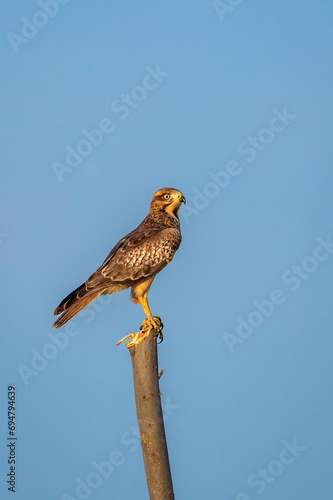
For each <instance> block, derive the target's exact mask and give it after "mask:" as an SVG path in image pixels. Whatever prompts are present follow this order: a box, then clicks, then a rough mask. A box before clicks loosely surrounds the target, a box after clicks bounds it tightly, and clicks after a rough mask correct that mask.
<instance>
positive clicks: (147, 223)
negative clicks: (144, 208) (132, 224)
mask: <svg viewBox="0 0 333 500" xmlns="http://www.w3.org/2000/svg"><path fill="white" fill-rule="evenodd" d="M182 203H186V200H185V198H184V196H183V194H182V193H181V192H180V191H178V190H177V189H172V188H162V189H159V190H158V191H156V193H155V194H154V196H153V199H152V201H151V204H150V209H149V212H148V215H147V216H146V218H145V219H144V220H143V221H142V222H141V224H140V225H139V226H138V227H137V228H136V229H134V231H132V232H131V233H129V234H127V235H126V236H124V238H122V239H121V240H120V241H118V243H117V244H116V245H115V246H114V247H113V249H112V250H111V252H110V253H109V255H108V256H107V257H106V259H105V261H104V262H103V264H102V265H101V266H100V267H99V268H98V269H97V270H96V271H95V272H94V273H93V274H92V275H91V276H90V278H88V279H87V281H85V283H83V284H82V285H81V286H79V287H78V288H76V290H74V291H73V292H71V293H70V294H69V295H68V296H67V297H66V298H65V299H64V300H63V301H62V302H61V303H60V304H59V305H58V307H57V308H56V309H55V311H54V314H55V315H56V316H57V315H58V314H61V316H60V317H59V318H58V319H57V320H56V322H55V323H54V325H53V327H54V328H59V327H61V326H62V325H64V324H65V323H67V321H69V320H70V319H71V318H73V316H75V315H76V314H77V313H78V312H80V311H81V310H82V309H84V308H85V307H86V306H87V305H88V304H90V302H92V301H93V300H94V299H96V298H97V297H98V296H99V295H101V294H111V293H116V292H120V291H121V290H124V289H126V288H130V287H131V297H132V301H133V302H134V303H135V304H137V303H138V302H139V303H140V304H141V306H142V308H143V311H144V313H145V321H144V322H143V324H142V326H141V329H140V332H139V333H137V334H135V335H134V334H130V335H128V336H126V337H125V338H127V337H132V339H133V341H132V342H131V344H130V345H132V344H135V343H139V342H141V341H142V340H143V338H145V337H147V336H148V335H149V332H150V331H151V330H154V331H155V332H158V333H161V327H162V323H161V320H160V318H159V317H158V316H153V315H152V313H151V312H150V309H149V305H148V300H147V296H148V291H149V288H150V286H151V284H152V282H153V280H154V278H155V276H156V275H157V273H159V272H160V271H161V270H162V269H163V268H164V267H165V266H166V265H167V264H169V262H171V260H172V258H173V256H174V254H175V252H176V250H177V249H178V247H179V245H180V242H181V233H180V223H179V218H178V210H179V208H180V206H181V204H182ZM127 342H128V341H127ZM127 345H128V343H127Z"/></svg>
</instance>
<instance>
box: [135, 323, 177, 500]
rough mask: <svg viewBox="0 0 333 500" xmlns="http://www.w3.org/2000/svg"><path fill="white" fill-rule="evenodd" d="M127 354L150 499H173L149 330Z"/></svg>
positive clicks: (155, 353) (152, 336) (151, 334)
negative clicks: (130, 362)
mask: <svg viewBox="0 0 333 500" xmlns="http://www.w3.org/2000/svg"><path fill="white" fill-rule="evenodd" d="M129 351H130V354H131V360H132V367H133V379H134V394H135V404H136V414H137V419H138V424H139V432H140V438H141V447H142V454H143V461H144V465H145V471H146V479H147V485H148V491H149V498H150V500H173V499H174V498H175V497H174V493H173V488H172V479H171V471H170V464H169V457H168V449H167V443H166V438H165V430H164V422H163V414H162V407H161V396H160V394H161V393H160V388H159V377H158V361H157V342H156V336H155V338H154V335H153V331H152V332H151V333H150V335H149V337H148V338H146V339H145V340H143V341H142V342H141V343H140V344H138V345H132V346H131V347H129Z"/></svg>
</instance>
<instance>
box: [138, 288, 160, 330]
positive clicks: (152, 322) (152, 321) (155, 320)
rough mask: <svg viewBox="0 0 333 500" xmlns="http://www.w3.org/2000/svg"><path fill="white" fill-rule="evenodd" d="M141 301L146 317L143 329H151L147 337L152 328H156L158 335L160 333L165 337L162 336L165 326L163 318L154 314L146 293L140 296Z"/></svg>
mask: <svg viewBox="0 0 333 500" xmlns="http://www.w3.org/2000/svg"><path fill="white" fill-rule="evenodd" d="M139 302H140V304H141V306H142V309H143V312H144V313H145V316H146V319H145V320H144V322H143V323H142V325H141V329H143V330H147V329H148V330H149V331H148V334H147V337H148V335H149V333H150V331H151V330H154V331H155V333H156V335H158V334H160V338H163V336H162V328H163V323H162V321H161V318H159V317H158V316H153V315H152V313H151V311H150V308H149V304H148V299H147V296H146V295H143V297H140V298H139Z"/></svg>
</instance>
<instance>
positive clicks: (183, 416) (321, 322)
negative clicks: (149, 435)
mask: <svg viewBox="0 0 333 500" xmlns="http://www.w3.org/2000/svg"><path fill="white" fill-rule="evenodd" d="M111 3H112V2H106V1H104V2H102V1H100V2H88V1H81V2H78V1H74V0H72V1H69V2H68V3H67V4H63V5H60V4H57V5H58V7H59V11H58V12H56V8H55V7H53V11H52V15H53V17H48V15H47V14H44V15H43V14H40V13H39V14H38V12H40V11H41V7H40V6H39V5H38V3H37V2H35V1H23V0H17V1H15V2H6V3H3V5H2V6H1V11H2V12H1V16H0V25H1V40H2V43H1V48H0V56H1V63H2V64H1V65H2V72H1V73H2V76H1V82H0V85H1V88H2V105H1V110H2V111H1V122H2V139H3V147H2V162H1V219H0V255H1V263H2V266H1V284H2V297H1V363H0V370H1V391H0V395H1V397H0V429H1V440H0V496H1V498H3V499H7V498H13V496H12V493H10V492H8V491H7V485H6V484H5V481H6V474H7V472H8V470H9V466H8V464H7V455H8V448H6V442H7V441H6V438H7V436H8V434H7V422H6V411H7V402H6V394H7V386H8V385H9V384H13V385H15V387H16V396H17V437H18V441H17V450H16V451H17V470H16V472H17V484H16V488H17V493H16V496H15V498H16V499H17V500H60V499H62V500H66V499H67V500H68V499H69V498H71V499H73V498H83V497H84V494H85V495H86V498H91V499H98V500H109V499H110V498H114V499H117V500H120V499H126V500H127V499H139V500H141V499H142V500H143V499H146V498H147V490H146V484H145V476H144V469H143V462H142V457H141V450H140V448H139V447H138V440H137V437H136V431H135V426H136V415H135V405H134V396H133V383H132V372H131V363H130V357H129V354H128V352H127V349H126V348H125V347H124V346H121V347H115V343H116V342H117V340H118V339H119V338H121V337H122V336H124V335H125V334H126V333H128V332H129V331H137V330H138V327H139V326H140V324H141V321H142V319H143V312H142V310H141V308H140V307H139V306H134V305H133V304H132V303H131V302H130V301H129V300H128V295H129V294H128V293H127V292H123V293H121V294H118V295H116V296H113V297H112V299H111V300H109V301H107V302H108V303H106V302H104V303H103V304H102V303H101V302H97V303H96V304H95V306H94V307H92V306H90V307H89V309H88V311H87V312H85V313H83V314H81V315H79V316H78V317H77V318H75V320H74V321H73V325H74V326H73V327H72V330H71V331H70V332H68V330H67V333H66V331H65V332H63V330H64V329H62V330H60V331H59V337H58V343H59V342H61V341H62V343H63V345H62V346H63V348H62V349H61V348H60V347H58V348H57V347H55V343H54V341H52V340H51V338H50V337H49V335H50V333H51V324H52V322H53V310H54V308H55V306H56V305H57V304H58V303H59V302H60V301H61V299H63V297H64V296H65V295H66V294H67V293H69V292H70V291H71V290H72V289H74V288H76V287H77V286H78V285H80V284H81V283H82V282H83V281H84V280H85V279H86V278H87V277H88V276H89V275H90V274H91V273H92V272H93V271H94V270H95V269H96V268H97V267H98V266H99V265H100V263H101V262H102V261H103V260H104V258H105V257H106V255H107V253H108V252H109V250H110V249H111V247H112V246H113V245H114V244H115V243H116V242H117V241H118V239H120V238H121V237H122V236H123V235H124V234H126V233H127V232H129V231H131V230H132V229H133V228H134V227H136V225H137V224H139V223H140V222H141V220H142V219H143V217H144V216H145V215H146V213H147V210H148V207H149V203H150V199H151V197H152V195H153V193H154V192H155V191H156V190H157V189H159V188H161V187H163V186H171V187H175V188H178V189H180V190H182V191H183V193H184V195H185V196H186V198H187V201H188V203H187V205H186V207H185V210H183V209H182V216H181V223H182V233H183V243H182V245H181V247H180V250H179V251H178V253H177V254H176V256H175V259H174V261H173V263H172V264H171V265H170V266H168V267H167V268H166V269H165V270H164V271H163V272H162V273H161V274H160V275H159V276H158V278H157V279H156V280H155V282H154V284H153V286H152V288H151V292H150V302H151V307H152V310H153V313H154V314H158V315H160V316H161V317H162V319H163V322H164V324H165V329H164V333H165V341H164V343H163V344H162V345H161V346H160V347H159V358H160V367H164V375H163V377H162V379H161V390H162V392H163V397H162V398H163V401H164V407H165V414H166V417H167V418H166V431H167V438H168V446H169V454H170V460H171V466H172V472H173V480H174V488H175V492H176V498H178V499H191V500H201V499H203V498H208V499H211V500H254V499H256V498H259V497H260V498H262V499H265V500H281V499H282V498H283V499H286V500H295V499H297V500H298V499H303V498H306V499H316V500H317V499H318V498H320V499H321V500H331V498H332V488H333V481H332V446H333V443H332V403H331V386H332V383H331V381H332V375H333V373H332V371H333V370H332V356H331V350H332V324H333V311H332V272H333V249H332V248H331V247H330V237H331V236H332V237H333V227H332V222H333V216H332V187H333V186H332V184H333V173H332V144H333V143H332V111H333V110H332V107H333V99H332V97H333V93H332V85H333V82H332V77H333V64H332V45H333V29H332V17H333V5H332V3H331V2H330V1H328V0H322V1H315V0H312V1H310V0H295V1H293V2H289V1H287V0H280V1H279V2H276V1H274V0H257V1H256V2H254V1H252V2H251V1H245V0H244V1H243V2H242V1H239V2H238V5H237V6H234V7H230V4H232V3H233V4H234V5H235V3H237V2H230V4H228V1H227V0H225V4H226V5H229V10H226V12H225V13H224V14H223V12H222V10H223V7H221V9H220V10H219V12H217V10H216V8H215V7H214V4H213V2H212V1H209V2H207V1H196V2H193V1H190V0H185V1H182V2H153V1H144V2H134V1H132V2H130V1H126V0H125V1H123V2H116V5H111ZM53 5H54V4H53ZM49 9H51V7H49ZM49 12H51V11H50V10H49ZM36 13H37V14H36ZM50 15H51V14H50ZM24 17H25V18H26V19H27V20H28V21H30V22H31V21H32V20H34V22H35V23H36V24H38V25H39V26H41V25H42V24H45V26H41V27H39V28H37V29H36V28H33V26H31V25H30V28H29V27H27V26H28V25H27V24H26V21H24V20H22V18H24ZM24 25H26V27H25V28H24ZM22 29H23V31H24V33H23V35H24V34H25V35H28V36H30V39H29V38H21V39H20V38H17V37H16V38H15V35H11V40H10V39H9V38H8V33H10V32H12V33H15V34H16V35H20V36H23V35H22ZM29 29H30V31H29ZM33 30H34V31H33ZM29 33H30V34H29ZM13 37H14V38H13ZM25 42H26V43H25ZM148 66H149V67H150V70H149V69H147V67H148ZM158 66H159V70H160V72H162V73H163V75H162V76H157V77H155V78H157V80H156V79H155V80H154V79H153V77H147V78H145V77H146V75H148V74H149V71H151V72H152V71H153V70H155V71H156V69H157V70H158ZM158 80H160V81H158ZM143 82H145V85H146V86H147V85H148V87H149V89H148V90H146V89H143V88H142V87H141V88H140V86H142V83H143ZM138 86H139V88H137V87H138ZM152 87H155V88H152ZM128 94H129V95H131V97H130V99H131V101H130V104H121V103H119V101H117V100H121V99H127V98H126V95H128ZM120 105H122V106H123V108H121V109H122V110H121V109H120V108H119V106H120ZM129 106H130V107H129ZM279 114H280V115H281V114H282V115H283V118H282V119H281V118H277V116H278V115H279ZM274 117H276V118H274ZM105 119H108V120H110V121H105ZM101 120H104V121H103V122H102V123H103V125H104V126H105V124H107V127H108V129H107V131H108V132H110V133H103V137H102V139H101V135H99V136H98V141H100V144H99V145H89V143H81V144H80V142H81V141H82V140H87V139H86V138H85V137H84V135H83V133H82V130H83V129H85V130H86V131H88V132H89V131H91V130H92V129H96V128H97V127H98V126H99V125H100V122H101ZM111 122H112V124H111ZM111 129H112V131H111ZM96 138H97V135H96V133H95V142H96V140H97V139H96ZM250 143H252V145H251V144H250ZM68 146H69V147H70V148H74V149H77V147H78V148H79V150H80V151H81V152H82V151H83V154H86V156H85V157H82V159H81V162H80V164H78V165H77V166H76V167H75V168H72V167H70V168H69V167H68V165H66V163H65V161H66V154H67V153H66V147H68ZM80 148H81V149H80ZM251 148H252V149H251ZM67 151H68V150H67ZM87 153H89V154H87ZM79 161H80V159H79V160H78V159H77V160H76V162H77V163H79ZM54 162H58V163H59V164H60V163H61V164H63V165H65V167H66V168H67V171H66V172H62V173H61V174H59V170H58V176H57V175H56V173H55V170H54V168H53V167H54ZM230 162H232V163H230ZM52 165H53V166H52ZM231 168H233V170H231ZM58 169H59V165H58ZM228 169H229V174H228V175H229V177H228V176H227V174H226V172H227V170H228ZM230 171H231V172H232V174H233V175H231V176H230ZM212 173H213V174H212ZM214 174H215V176H216V175H218V177H219V179H220V183H221V182H222V181H221V179H222V180H224V182H225V184H224V185H222V184H220V186H218V184H216V181H214V180H213V177H214ZM215 179H216V177H215ZM226 179H228V180H229V184H228V185H226V184H227V182H226ZM318 238H322V240H319V242H321V243H319V242H318ZM331 241H332V240H331ZM323 242H324V243H323ZM325 242H326V243H325ZM319 246H320V248H319ZM325 247H326V249H325ZM314 255H315V257H314ZM294 266H296V267H294ZM297 266H301V267H297ZM295 273H296V274H299V276H297V275H296V274H295ZM276 290H278V291H276ZM272 298H274V300H275V301H276V302H280V303H279V304H277V303H275V304H273V305H272V301H271V299H272ZM265 300H269V301H270V303H267V302H263V301H265ZM255 301H257V302H255ZM254 302H255V304H256V305H255V304H254ZM259 303H260V304H261V305H260V304H259ZM258 307H259V308H262V307H265V308H266V317H264V316H263V315H262V313H260V312H258ZM273 307H274V311H273ZM255 311H257V312H255ZM240 318H242V319H240ZM242 321H246V322H247V324H248V326H245V325H244V323H242ZM249 322H250V323H251V322H252V324H253V325H257V326H252V327H251V324H249ZM241 324H242V325H243V326H242V328H241V329H240V325H241ZM237 330H238V332H237ZM68 333H71V334H72V336H71V337H68ZM73 335H75V336H73ZM242 336H243V337H242ZM66 339H67V340H66ZM66 341H67V342H68V343H67V345H66V346H64V344H65V343H66ZM50 345H51V346H53V347H50ZM36 353H39V356H44V355H46V356H48V357H49V358H50V357H52V356H53V359H46V358H45V357H43V358H41V357H40V358H39V364H38V367H36V362H37V361H36V359H35V360H34V361H33V358H34V357H36ZM43 353H44V354H43ZM43 359H44V361H43ZM24 367H25V368H24ZM36 368H37V369H36ZM29 370H30V371H29ZM22 374H23V375H22ZM295 440H296V441H295ZM293 443H294V444H293ZM295 445H296V448H295ZM286 446H287V447H286ZM288 446H289V448H290V447H292V446H294V451H293V453H294V455H293V454H292V452H291V451H290V450H289V451H288ZM297 450H298V451H297ZM113 452H115V453H113ZM110 454H111V458H112V460H113V461H114V464H115V465H114V468H113V471H112V474H111V475H109V477H108V478H103V479H101V478H100V476H99V475H98V473H97V472H96V469H95V467H94V465H93V464H94V463H95V466H96V464H100V463H101V462H103V461H107V460H110ZM287 462H288V463H287ZM97 467H98V466H97ZM260 469H265V470H266V472H262V471H261V472H260ZM108 472H110V470H109V471H108ZM91 474H92V475H91ZM96 474H97V475H96ZM260 475H261V476H260ZM77 479H80V480H81V481H83V482H84V483H85V484H87V481H88V483H89V482H90V484H91V485H93V486H98V487H96V488H94V487H93V488H92V489H91V491H90V493H89V490H86V491H85V492H84V491H83V489H81V490H79V491H77V492H76V493H75V488H76V486H77V484H78V483H77ZM94 481H95V482H94ZM99 483H101V484H99ZM66 494H67V495H68V496H66Z"/></svg>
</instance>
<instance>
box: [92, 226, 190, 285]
mask: <svg viewBox="0 0 333 500" xmlns="http://www.w3.org/2000/svg"><path fill="white" fill-rule="evenodd" d="M180 241H181V236H180V232H179V231H178V230H177V229H175V228H166V229H163V230H159V229H146V230H143V231H140V232H134V233H132V234H131V235H130V236H128V237H127V239H126V240H125V241H124V242H123V244H122V245H121V246H119V247H118V249H117V250H116V251H115V252H114V253H113V254H112V256H111V257H108V258H107V259H106V260H105V261H104V263H103V264H102V265H101V266H100V267H99V268H98V269H97V270H96V271H95V272H94V273H93V274H92V275H91V276H90V278H88V280H87V281H86V283H85V285H86V290H90V289H96V287H98V288H99V287H101V286H104V287H106V286H107V284H108V283H109V284H110V282H111V283H119V284H123V285H124V286H126V287H128V286H131V285H132V284H133V282H135V281H136V280H139V279H141V278H144V277H150V276H154V275H156V274H157V273H158V272H159V271H161V270H162V269H163V268H164V267H165V266H166V265H167V264H168V263H169V262H171V260H172V258H173V256H174V253H175V251H176V250H177V248H178V247H179V245H180Z"/></svg>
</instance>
